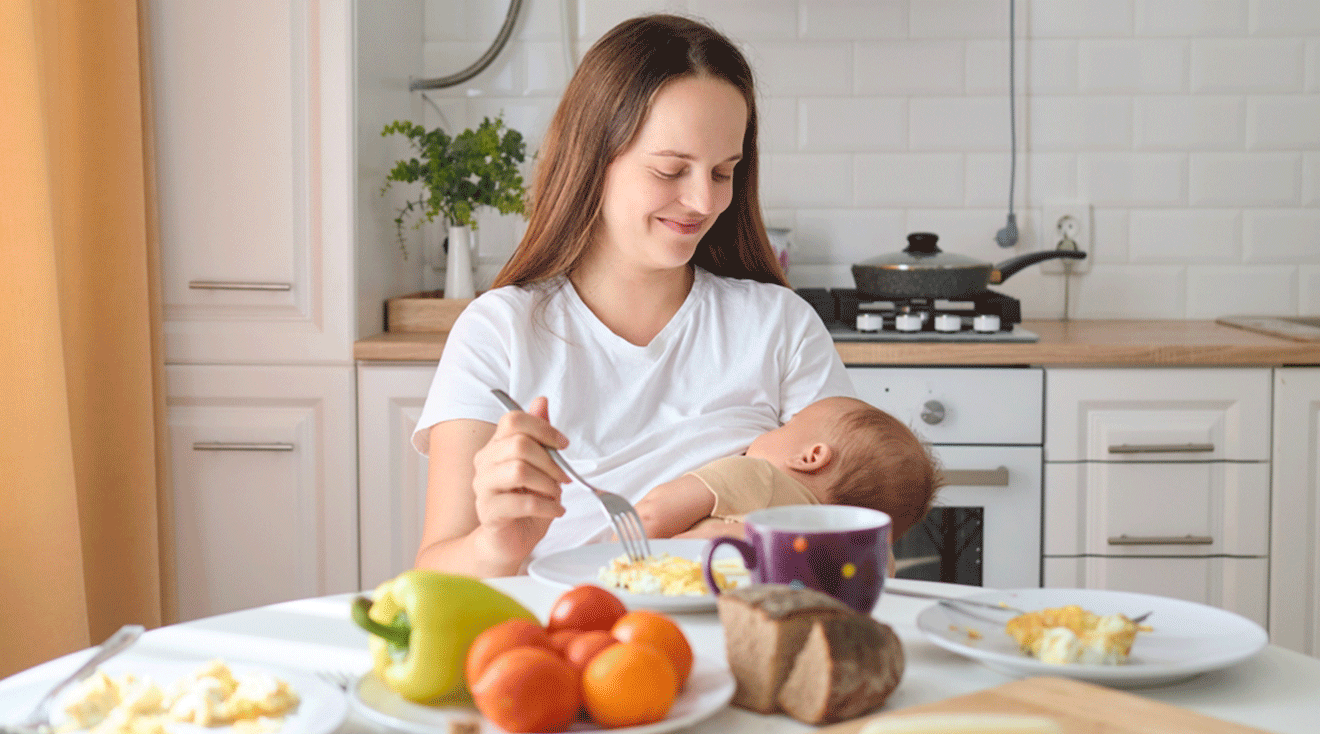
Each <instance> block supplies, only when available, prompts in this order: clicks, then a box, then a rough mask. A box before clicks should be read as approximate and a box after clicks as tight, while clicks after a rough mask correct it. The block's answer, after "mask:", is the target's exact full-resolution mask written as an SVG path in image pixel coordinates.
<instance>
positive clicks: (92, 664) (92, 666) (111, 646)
mask: <svg viewBox="0 0 1320 734" xmlns="http://www.w3.org/2000/svg"><path fill="white" fill-rule="evenodd" d="M144 631H146V629H145V628H144V627H143V626H142V625H139V624H126V625H124V626H123V627H120V628H119V631H117V632H115V633H114V634H113V635H110V637H108V638H107V639H106V641H105V642H102V643H101V645H100V646H99V647H97V648H96V651H95V652H94V653H92V656H91V657H90V658H88V659H87V662H85V663H83V664H82V666H81V667H79V668H78V669H77V670H75V671H73V675H70V676H69V677H68V678H65V679H64V680H62V681H60V682H59V683H57V684H55V687H54V688H51V689H50V691H48V692H47V693H46V695H45V696H43V697H42V699H41V700H40V701H38V702H37V705H36V706H35V707H34V708H33V709H32V713H30V714H28V717H27V718H26V719H24V720H23V721H21V722H19V723H17V724H3V725H0V732H4V733H5V734H41V733H42V732H49V731H50V730H51V729H50V706H51V704H52V703H54V701H55V697H56V696H57V695H59V693H60V692H61V691H63V690H64V689H65V688H68V687H69V686H71V685H73V684H74V683H77V682H79V681H82V680H84V679H85V678H87V677H89V676H90V675H91V674H92V673H94V672H96V666H98V665H100V664H101V663H104V662H105V661H107V660H109V659H110V658H112V657H114V656H116V655H118V654H119V653H121V652H123V651H124V650H127V649H128V647H129V645H132V644H133V643H134V642H136V641H137V638H139V637H141V636H142V633H143V632H144Z"/></svg>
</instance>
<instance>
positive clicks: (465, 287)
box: [445, 227, 476, 298]
mask: <svg viewBox="0 0 1320 734" xmlns="http://www.w3.org/2000/svg"><path fill="white" fill-rule="evenodd" d="M475 295H476V290H475V288H474V287H473V282H472V228H471V227H450V228H449V259H448V261H447V262H446V264H445V298H472V297H473V296H475Z"/></svg>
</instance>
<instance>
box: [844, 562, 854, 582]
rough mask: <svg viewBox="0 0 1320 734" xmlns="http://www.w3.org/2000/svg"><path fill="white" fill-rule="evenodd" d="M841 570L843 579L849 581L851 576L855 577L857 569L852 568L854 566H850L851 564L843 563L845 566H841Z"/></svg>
mask: <svg viewBox="0 0 1320 734" xmlns="http://www.w3.org/2000/svg"><path fill="white" fill-rule="evenodd" d="M841 570H842V572H843V577H844V578H846V579H850V578H852V577H853V576H856V575H857V567H856V566H854V565H853V564H851V563H845V564H843V569H841Z"/></svg>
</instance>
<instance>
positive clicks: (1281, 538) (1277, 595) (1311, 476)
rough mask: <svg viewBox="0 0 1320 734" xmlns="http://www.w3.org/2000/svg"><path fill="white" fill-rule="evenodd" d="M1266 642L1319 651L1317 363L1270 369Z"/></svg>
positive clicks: (1312, 652) (1319, 403) (1319, 387)
mask: <svg viewBox="0 0 1320 734" xmlns="http://www.w3.org/2000/svg"><path fill="white" fill-rule="evenodd" d="M1271 516H1272V521H1273V533H1272V535H1271V542H1270V574H1269V579H1270V641H1271V642H1273V643H1274V644H1276V645H1281V646H1283V647H1286V648H1289V649H1292V650H1296V651H1298V652H1302V653H1306V654H1308V655H1317V656H1320V578H1318V577H1320V368H1316V367H1281V368H1278V369H1276V370H1275V371H1274V503H1273V509H1272V512H1271Z"/></svg>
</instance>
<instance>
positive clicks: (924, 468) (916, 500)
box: [747, 397, 941, 540]
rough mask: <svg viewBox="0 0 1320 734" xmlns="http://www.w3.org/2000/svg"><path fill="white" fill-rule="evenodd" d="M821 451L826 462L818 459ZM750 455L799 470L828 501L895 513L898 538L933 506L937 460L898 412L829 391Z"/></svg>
mask: <svg viewBox="0 0 1320 734" xmlns="http://www.w3.org/2000/svg"><path fill="white" fill-rule="evenodd" d="M813 452H815V453H814V455H815V456H816V458H822V457H823V458H824V461H823V462H820V463H818V464H813V463H812V457H813ZM747 455H748V456H753V457H757V458H763V459H767V460H769V461H770V462H771V463H772V464H775V465H776V466H778V467H780V468H781V469H787V470H789V471H791V472H794V473H796V474H797V475H798V476H799V478H801V479H803V480H804V481H803V483H804V484H806V485H807V486H808V488H810V489H811V490H812V492H814V493H816V495H817V497H819V498H820V500H821V501H822V502H828V503H830V504H836V505H855V506H858V507H870V508H872V509H876V510H880V511H882V512H885V513H888V514H889V516H890V517H891V518H892V519H893V522H894V524H893V528H892V537H893V539H895V540H897V539H898V538H899V537H901V536H902V535H903V534H904V533H906V532H907V531H908V529H910V528H911V527H913V526H914V525H917V524H919V523H920V522H921V521H922V520H923V519H925V517H926V513H927V512H929V511H930V506H931V503H932V502H933V501H934V499H935V491H936V490H937V489H938V488H939V486H940V481H941V480H940V476H939V470H938V469H937V467H936V464H935V460H934V458H933V457H932V456H931V454H930V452H929V451H928V450H927V448H926V446H925V445H924V444H922V443H921V441H920V439H918V438H917V437H916V435H915V434H913V433H912V431H911V430H909V429H908V427H907V426H905V425H903V423H902V422H901V421H899V420H898V419H897V418H895V417H894V416H892V415H890V414H888V413H886V412H885V411H883V410H880V409H879V408H876V407H875V406H872V405H869V404H867V403H864V402H862V401H860V400H854V399H852V398H842V397H838V398H825V399H823V400H818V401H816V402H814V403H812V404H811V405H808V406H807V407H806V408H804V409H803V410H802V411H801V412H799V413H798V414H797V415H795V416H793V418H792V419H791V420H789V421H788V423H785V424H784V425H783V426H781V427H780V428H778V429H776V430H774V431H770V432H769V433H766V434H763V435H761V436H759V437H757V439H756V440H755V441H753V442H752V445H751V446H750V447H748V449H747Z"/></svg>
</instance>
